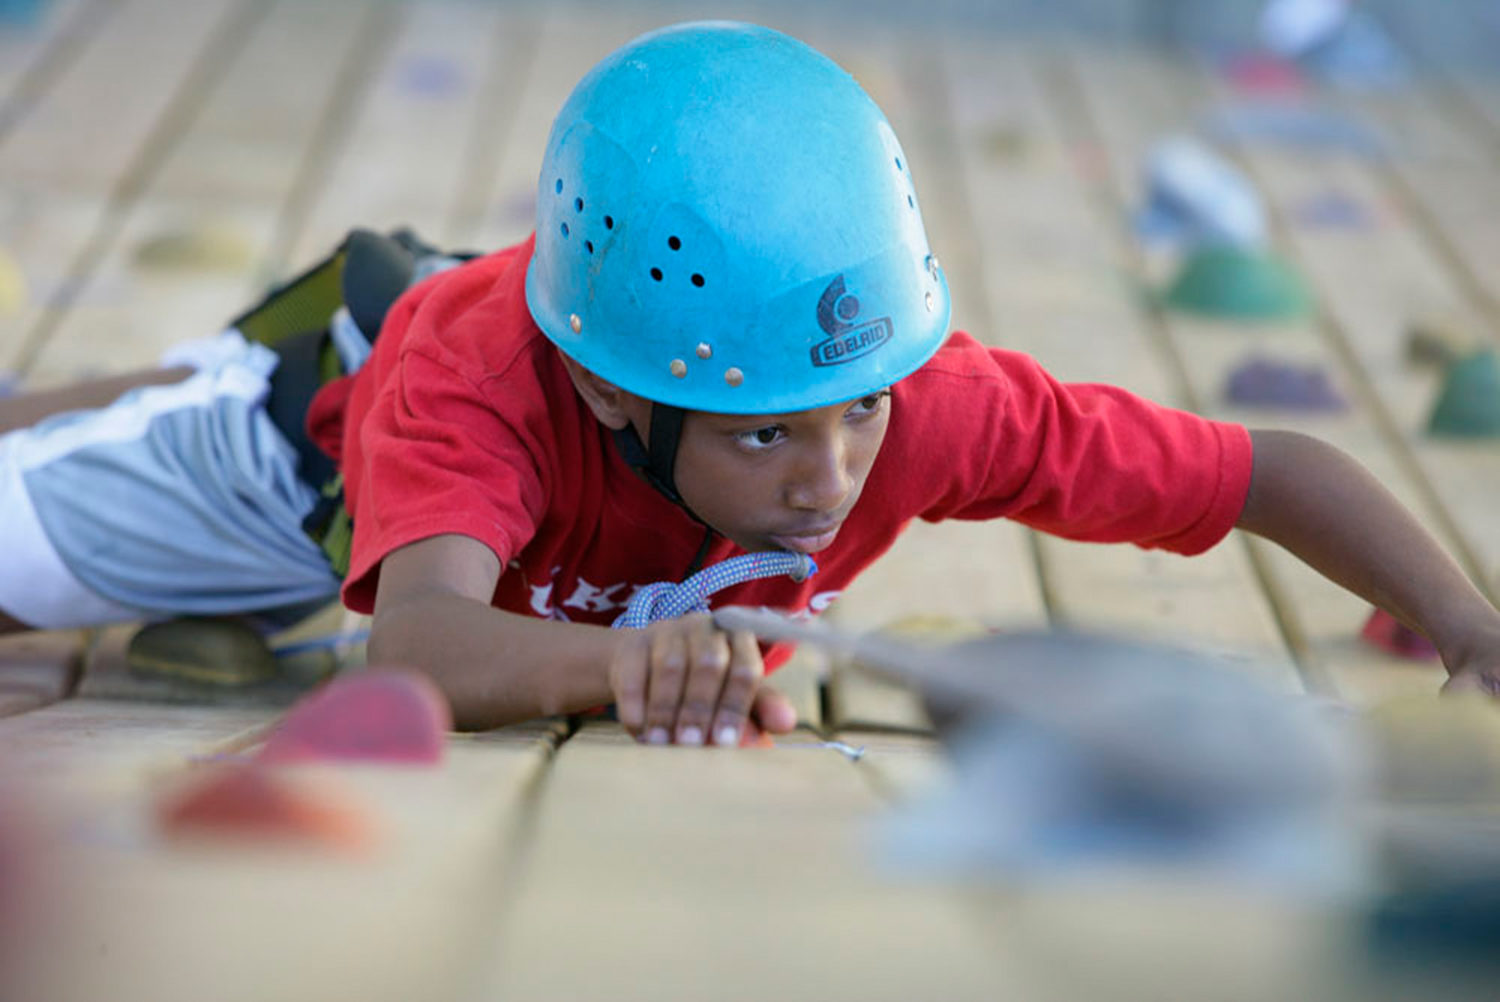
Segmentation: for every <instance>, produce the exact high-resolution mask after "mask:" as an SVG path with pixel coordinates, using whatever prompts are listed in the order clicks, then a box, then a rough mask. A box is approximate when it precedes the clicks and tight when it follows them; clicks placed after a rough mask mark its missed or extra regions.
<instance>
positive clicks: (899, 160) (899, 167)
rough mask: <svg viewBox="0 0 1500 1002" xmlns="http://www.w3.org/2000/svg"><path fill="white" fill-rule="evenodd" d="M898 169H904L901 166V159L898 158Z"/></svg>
mask: <svg viewBox="0 0 1500 1002" xmlns="http://www.w3.org/2000/svg"><path fill="white" fill-rule="evenodd" d="M896 169H897V170H902V169H903V168H902V166H901V158H900V157H897V158H896Z"/></svg>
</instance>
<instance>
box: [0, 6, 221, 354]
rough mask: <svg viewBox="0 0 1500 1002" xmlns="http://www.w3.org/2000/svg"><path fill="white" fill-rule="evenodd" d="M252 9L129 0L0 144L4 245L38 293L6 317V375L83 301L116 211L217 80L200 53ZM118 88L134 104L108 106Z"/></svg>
mask: <svg viewBox="0 0 1500 1002" xmlns="http://www.w3.org/2000/svg"><path fill="white" fill-rule="evenodd" d="M241 3H243V0H241ZM243 9H244V8H239V9H238V10H237V8H236V6H235V3H234V2H233V0H209V2H206V3H203V4H194V5H192V6H191V7H190V8H182V7H181V5H178V4H173V3H170V2H169V0H134V2H128V0H127V3H126V5H125V9H123V10H121V11H119V12H118V13H117V14H115V15H114V16H113V17H112V18H111V20H110V29H109V30H108V31H104V32H100V33H99V34H98V35H96V36H93V37H91V38H90V39H89V41H88V44H87V46H86V48H85V50H84V51H83V52H82V53H80V54H79V56H78V57H77V60H76V62H75V63H74V64H73V65H72V67H71V68H70V71H69V72H68V73H67V74H66V75H65V76H63V77H62V78H61V79H60V80H59V81H58V82H57V84H56V85H55V86H53V87H52V88H51V89H49V90H48V91H47V92H46V94H44V95H42V96H41V98H40V99H39V100H38V101H37V103H36V104H35V105H34V106H33V108H32V110H31V112H30V114H28V115H27V116H26V117H25V118H24V119H23V120H22V121H21V122H20V123H18V124H17V126H16V128H15V129H14V130H13V131H12V132H11V133H10V134H9V137H8V140H7V141H6V142H5V143H4V144H3V145H0V192H4V195H3V197H0V243H3V244H4V245H5V246H6V247H7V249H8V250H9V251H10V253H11V254H12V255H13V256H14V257H15V258H16V260H17V261H19V262H20V264H21V267H22V270H23V272H24V273H25V276H26V280H27V286H28V288H29V290H30V292H29V296H28V300H27V302H25V303H23V304H22V307H21V309H19V310H17V311H14V312H12V313H8V314H4V313H0V369H16V368H24V367H26V366H28V365H29V364H30V362H31V358H30V357H29V355H30V353H31V352H32V351H33V350H34V349H35V348H37V347H39V346H40V344H39V342H41V341H43V340H45V338H46V336H47V328H48V327H49V326H50V325H51V324H53V323H55V322H56V320H57V319H58V317H59V315H60V314H61V313H62V312H63V311H65V310H66V308H67V306H68V305H69V304H70V303H71V302H72V301H73V299H74V298H75V297H76V296H77V295H78V291H79V290H78V288H77V286H78V283H79V281H80V279H81V278H83V277H85V276H87V275H88V274H89V273H90V272H91V271H92V268H93V263H94V261H95V260H96V258H97V255H98V253H99V250H100V247H99V246H98V244H99V242H100V239H101V236H102V235H105V234H107V233H108V232H109V230H110V227H111V226H112V225H113V218H114V217H113V216H112V215H111V213H112V211H114V210H116V209H118V208H119V207H120V206H121V205H123V204H126V203H129V202H130V201H131V200H132V199H133V197H134V195H135V191H134V190H132V189H134V188H135V187H136V186H138V185H139V184H140V183H141V182H142V181H143V180H144V179H145V178H146V177H148V176H149V175H150V173H151V168H152V163H153V158H154V157H155V156H156V155H158V153H159V151H160V150H161V149H162V148H163V147H165V146H169V145H170V142H171V139H172V133H173V131H174V130H175V129H176V128H177V127H178V126H179V125H180V124H181V121H182V120H183V119H184V118H185V117H188V116H190V113H191V106H192V104H193V100H194V91H195V86H202V85H203V84H204V80H203V79H201V76H202V75H204V74H206V75H208V76H210V77H211V75H212V73H213V67H211V66H205V65H202V64H201V63H200V59H201V57H202V52H203V50H204V49H205V47H208V46H209V45H210V42H211V40H214V39H216V38H217V37H218V36H217V35H216V32H219V31H221V30H224V29H225V26H226V23H228V22H229V21H230V15H232V14H234V13H236V12H241V11H242V10H243ZM219 41H220V42H224V41H226V40H224V39H219ZM210 61H211V60H210ZM195 73H196V74H199V76H198V77H197V78H195ZM121 80H130V81H131V87H130V89H129V91H128V95H129V99H128V100H117V101H101V99H100V95H103V94H111V93H118V83H119V81H121ZM184 94H185V95H186V96H184ZM100 150H109V151H111V155H107V156H101V155H99V151H100ZM105 295H108V293H105ZM106 357H107V356H106Z"/></svg>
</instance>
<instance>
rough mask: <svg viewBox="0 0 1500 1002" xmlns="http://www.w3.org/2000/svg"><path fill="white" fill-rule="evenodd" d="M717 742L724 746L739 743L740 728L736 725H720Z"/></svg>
mask: <svg viewBox="0 0 1500 1002" xmlns="http://www.w3.org/2000/svg"><path fill="white" fill-rule="evenodd" d="M718 742H719V744H721V745H723V746H724V747H726V748H727V747H730V746H732V745H737V744H739V743H740V729H739V728H738V727H720V728H719V738H718Z"/></svg>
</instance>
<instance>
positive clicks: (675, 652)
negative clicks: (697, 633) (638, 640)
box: [646, 628, 688, 745]
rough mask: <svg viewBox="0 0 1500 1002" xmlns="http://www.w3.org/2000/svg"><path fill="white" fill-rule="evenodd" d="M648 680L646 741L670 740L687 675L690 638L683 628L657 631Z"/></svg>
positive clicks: (658, 742) (655, 743)
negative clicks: (688, 639)
mask: <svg viewBox="0 0 1500 1002" xmlns="http://www.w3.org/2000/svg"><path fill="white" fill-rule="evenodd" d="M653 634H654V635H653V636H652V638H651V655H650V664H649V666H648V668H649V670H648V672H647V674H648V678H647V681H646V741H647V743H649V744H653V745H664V744H668V743H669V742H670V741H671V740H672V730H673V726H674V725H675V724H676V722H677V707H678V706H679V705H681V703H682V686H683V682H684V681H685V680H686V677H687V663H688V645H687V638H686V636H685V635H684V633H683V631H682V630H681V629H680V628H666V629H661V630H656V631H653Z"/></svg>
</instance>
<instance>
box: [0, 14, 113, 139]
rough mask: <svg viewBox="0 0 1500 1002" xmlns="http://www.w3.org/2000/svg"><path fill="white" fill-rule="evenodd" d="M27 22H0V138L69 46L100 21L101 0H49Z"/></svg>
mask: <svg viewBox="0 0 1500 1002" xmlns="http://www.w3.org/2000/svg"><path fill="white" fill-rule="evenodd" d="M41 7H42V9H41V10H40V11H39V13H38V16H37V18H36V20H35V21H34V22H33V23H31V24H24V25H23V24H0V142H3V141H4V138H5V134H6V132H7V131H8V130H9V129H10V127H11V126H12V125H13V124H14V123H15V122H16V120H17V119H19V118H20V117H22V116H23V115H25V113H26V107H27V106H28V105H29V104H30V103H31V102H33V101H35V100H36V98H37V96H38V94H40V93H41V92H42V91H44V90H45V89H46V86H47V84H48V83H49V82H50V80H49V79H48V78H50V77H53V76H54V75H55V74H56V72H57V71H58V70H59V69H60V68H61V66H62V65H63V64H65V63H66V62H67V60H68V57H69V55H70V53H71V50H72V49H73V48H74V47H75V46H76V45H77V44H78V42H79V41H80V40H81V39H82V38H83V37H84V36H86V35H87V34H89V33H90V32H91V31H92V30H95V29H97V28H98V27H99V26H100V25H102V24H103V22H104V20H105V19H106V17H107V16H108V8H107V7H106V6H105V4H104V3H103V0H54V2H52V3H46V4H42V5H41Z"/></svg>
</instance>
